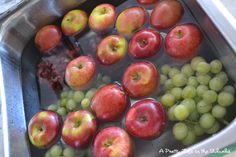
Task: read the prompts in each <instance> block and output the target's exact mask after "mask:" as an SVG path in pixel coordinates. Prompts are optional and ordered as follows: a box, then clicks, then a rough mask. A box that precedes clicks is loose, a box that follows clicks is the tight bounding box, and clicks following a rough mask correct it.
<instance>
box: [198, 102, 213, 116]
mask: <svg viewBox="0 0 236 157" xmlns="http://www.w3.org/2000/svg"><path fill="white" fill-rule="evenodd" d="M211 109H212V104H209V103H207V102H205V101H204V100H201V101H199V102H198V103H197V111H198V112H199V113H201V114H203V113H207V112H209V111H210V110H211Z"/></svg>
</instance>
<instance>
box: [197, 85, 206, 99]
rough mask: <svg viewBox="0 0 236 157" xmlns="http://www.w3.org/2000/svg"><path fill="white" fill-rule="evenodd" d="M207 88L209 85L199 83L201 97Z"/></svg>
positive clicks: (198, 93)
mask: <svg viewBox="0 0 236 157" xmlns="http://www.w3.org/2000/svg"><path fill="white" fill-rule="evenodd" d="M207 90H208V87H207V86H205V85H199V86H198V87H197V95H198V96H199V97H202V96H203V94H204V92H205V91H207Z"/></svg>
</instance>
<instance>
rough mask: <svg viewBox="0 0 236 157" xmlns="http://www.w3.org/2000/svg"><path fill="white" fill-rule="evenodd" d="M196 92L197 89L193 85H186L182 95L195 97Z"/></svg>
mask: <svg viewBox="0 0 236 157" xmlns="http://www.w3.org/2000/svg"><path fill="white" fill-rule="evenodd" d="M196 94H197V92H196V89H195V88H194V87H193V86H186V87H185V88H184V89H183V91H182V97H183V98H184V99H186V98H194V97H195V96H196Z"/></svg>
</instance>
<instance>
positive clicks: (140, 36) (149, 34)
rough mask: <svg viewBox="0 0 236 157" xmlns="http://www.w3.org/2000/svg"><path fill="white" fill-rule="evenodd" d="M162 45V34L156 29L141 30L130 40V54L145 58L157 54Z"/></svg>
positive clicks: (137, 57) (134, 56)
mask: <svg viewBox="0 0 236 157" xmlns="http://www.w3.org/2000/svg"><path fill="white" fill-rule="evenodd" d="M160 47H161V36H160V34H159V33H158V32H157V31H154V30H148V29H147V30H141V31H139V32H137V33H136V34H134V36H133V37H132V38H131V40H130V42H129V49H128V52H129V55H130V56H132V57H133V58H136V59H145V58H149V57H152V56H153V55H155V54H156V53H157V52H158V51H159V50H160Z"/></svg>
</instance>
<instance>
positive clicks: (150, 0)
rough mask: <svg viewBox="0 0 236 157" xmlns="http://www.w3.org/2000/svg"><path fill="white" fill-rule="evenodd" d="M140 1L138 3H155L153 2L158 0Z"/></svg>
mask: <svg viewBox="0 0 236 157" xmlns="http://www.w3.org/2000/svg"><path fill="white" fill-rule="evenodd" d="M137 1H138V3H140V4H145V5H146V4H153V3H156V2H157V0H137Z"/></svg>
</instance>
